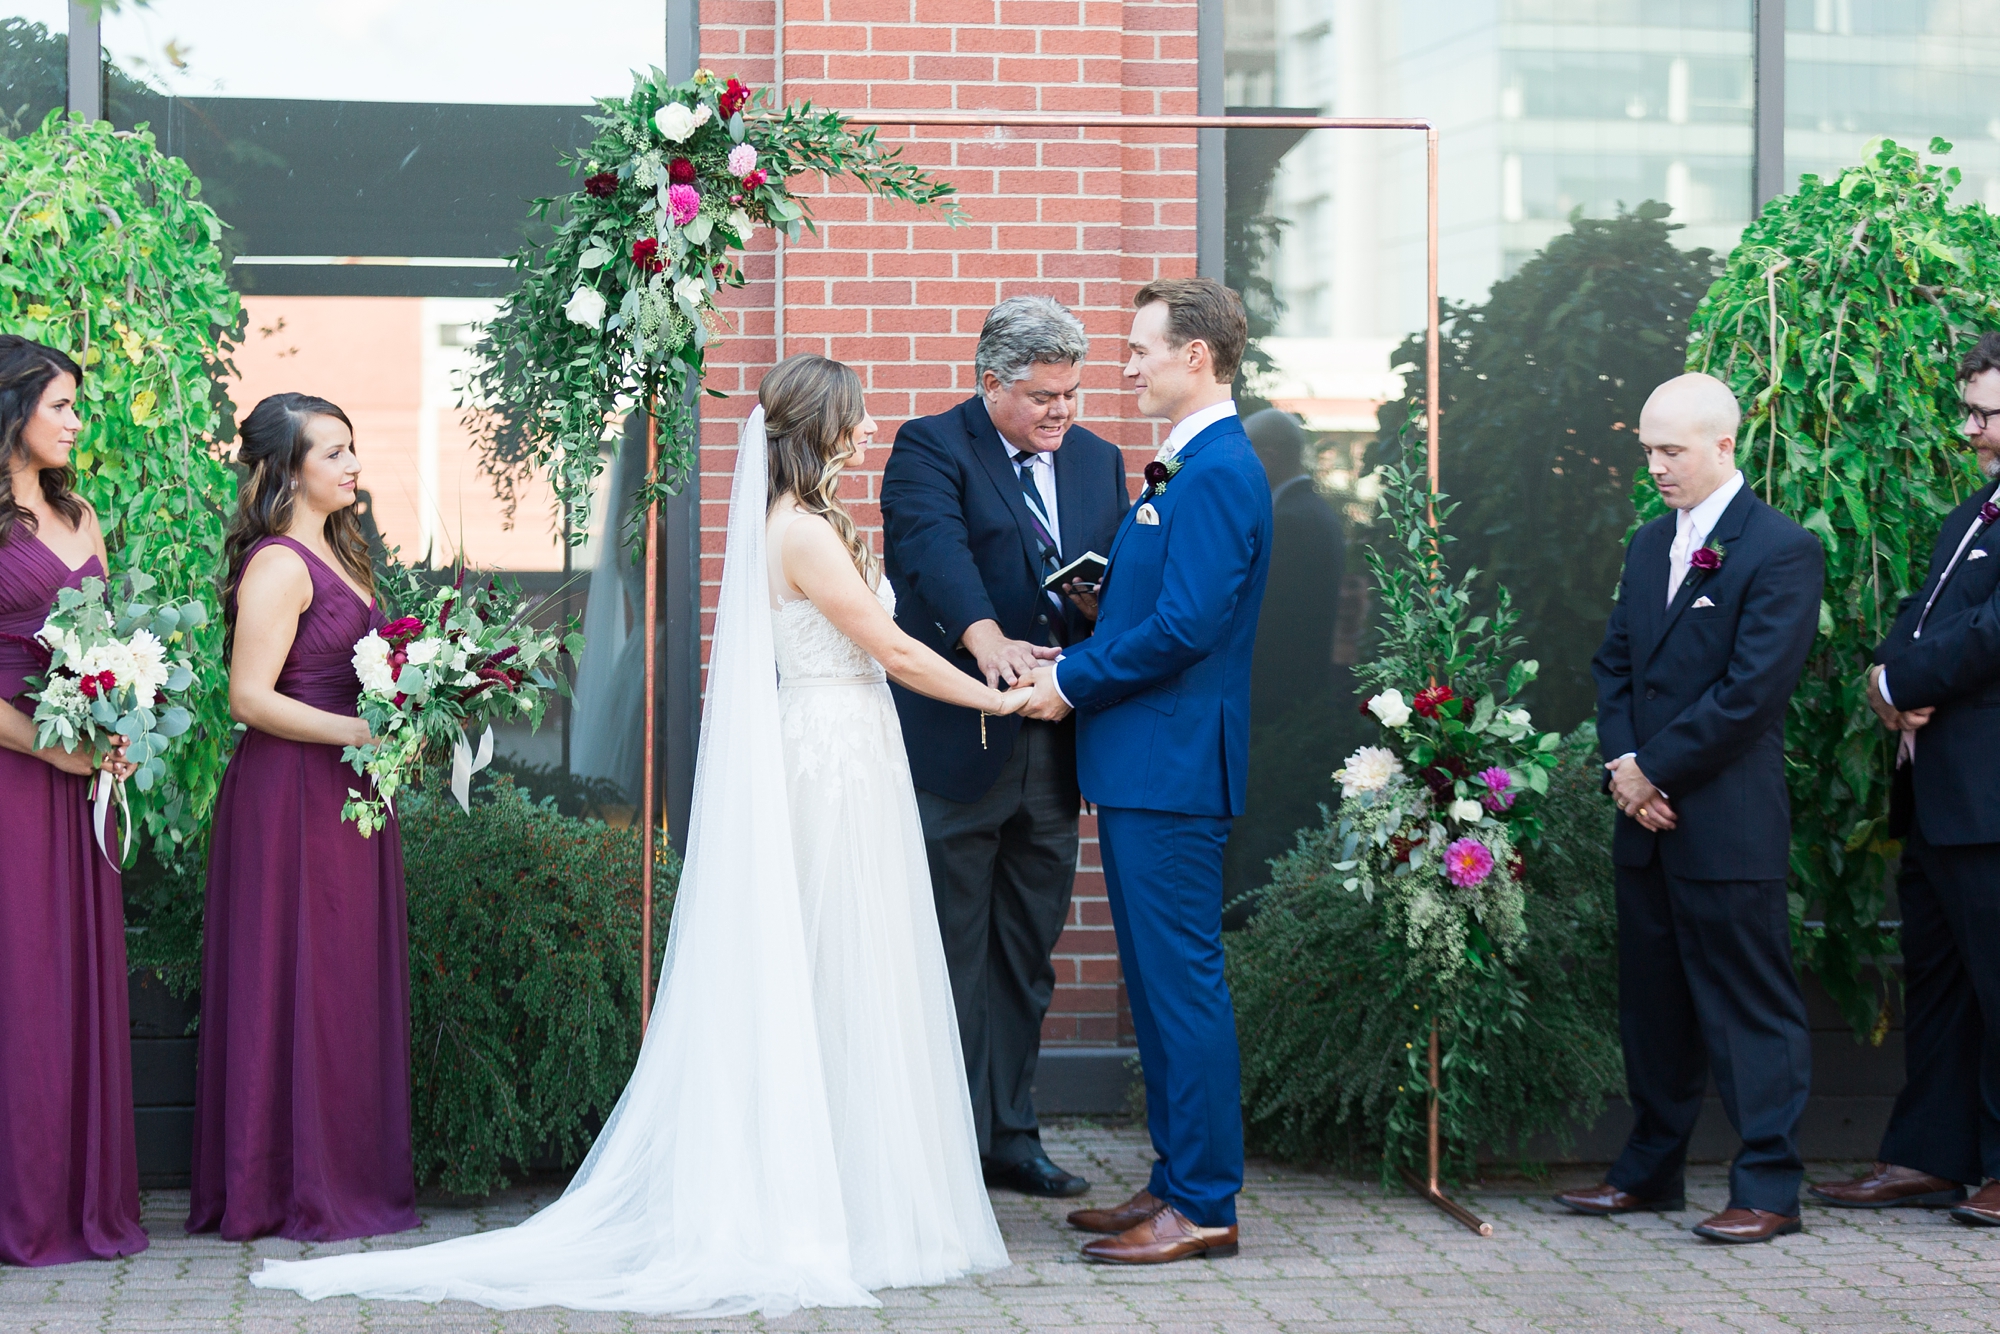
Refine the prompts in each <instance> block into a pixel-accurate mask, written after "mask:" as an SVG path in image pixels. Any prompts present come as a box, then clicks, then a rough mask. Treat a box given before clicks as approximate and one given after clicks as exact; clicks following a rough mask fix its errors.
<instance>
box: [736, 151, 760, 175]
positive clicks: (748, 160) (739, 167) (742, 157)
mask: <svg viewBox="0 0 2000 1334" xmlns="http://www.w3.org/2000/svg"><path fill="white" fill-rule="evenodd" d="M756 169H757V150H756V149H755V148H752V147H751V146H750V145H749V144H738V145H736V147H734V148H732V149H730V150H729V174H730V175H731V176H748V175H749V174H750V173H751V172H753V171H755V170H756Z"/></svg>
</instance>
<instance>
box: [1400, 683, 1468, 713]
mask: <svg viewBox="0 0 2000 1334" xmlns="http://www.w3.org/2000/svg"><path fill="white" fill-rule="evenodd" d="M1457 698H1458V696H1457V695H1456V694H1454V693H1453V692H1452V688H1451V687H1450V686H1425V687H1424V688H1423V689H1422V690H1419V691H1418V692H1417V698H1416V702H1415V703H1413V704H1411V705H1410V708H1411V709H1413V710H1415V712H1416V714H1417V716H1418V717H1419V718H1435V717H1437V716H1438V706H1439V705H1442V704H1449V703H1451V702H1452V701H1453V700H1455V699H1457Z"/></svg>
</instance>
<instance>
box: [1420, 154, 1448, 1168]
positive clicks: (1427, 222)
mask: <svg viewBox="0 0 2000 1334" xmlns="http://www.w3.org/2000/svg"><path fill="white" fill-rule="evenodd" d="M1424 239H1425V241H1426V245H1425V248H1424V269H1425V281H1424V452H1425V454H1426V455H1427V456H1428V460H1427V461H1428V466H1429V468H1430V478H1431V494H1432V495H1436V494H1437V489H1438V418H1440V417H1442V416H1443V415H1444V406H1443V405H1442V404H1441V403H1439V402H1438V132H1437V131H1436V130H1435V129H1432V128H1430V127H1429V126H1426V127H1425V128H1424ZM1429 517H1430V524H1431V527H1432V528H1434V529H1435V528H1436V527H1437V511H1436V510H1435V509H1434V508H1432V509H1430V510H1429ZM1431 1040H1432V1041H1433V1042H1435V1041H1436V1040H1437V1035H1436V1033H1435V1032H1433V1033H1432V1035H1431ZM1431 1175H1432V1176H1433V1177H1435V1176H1436V1175H1437V1173H1435V1172H1433V1173H1432V1174H1431Z"/></svg>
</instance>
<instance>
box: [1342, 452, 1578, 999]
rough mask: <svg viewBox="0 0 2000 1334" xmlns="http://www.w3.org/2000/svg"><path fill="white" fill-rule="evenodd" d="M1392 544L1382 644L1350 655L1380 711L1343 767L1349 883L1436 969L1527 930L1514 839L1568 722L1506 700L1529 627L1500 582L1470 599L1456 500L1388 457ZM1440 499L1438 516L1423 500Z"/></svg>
mask: <svg viewBox="0 0 2000 1334" xmlns="http://www.w3.org/2000/svg"><path fill="white" fill-rule="evenodd" d="M1380 475H1381V478H1382V505H1383V512H1384V515H1385V517H1386V518H1387V519H1388V521H1389V526H1390V533H1391V541H1390V543H1389V544H1388V548H1389V551H1390V553H1391V556H1390V557H1388V558H1385V557H1384V555H1383V554H1382V552H1381V551H1380V550H1378V549H1375V548H1371V549H1370V550H1369V552H1368V563H1369V568H1370V569H1371V571H1372V572H1373V574H1374V576H1375V583H1376V587H1377V589H1378V591H1379V593H1380V595H1381V599H1382V616H1383V639H1382V643H1381V646H1380V653H1379V656H1377V658H1376V659H1375V660H1374V661H1373V662H1370V663H1368V664H1366V665H1365V666H1363V667H1361V668H1359V669H1357V673H1358V675H1360V676H1361V677H1362V679H1363V680H1364V681H1366V682H1368V683H1369V684H1370V685H1372V686H1375V687H1376V690H1375V693H1374V694H1373V695H1371V696H1370V697H1369V699H1368V700H1367V701H1366V702H1365V703H1364V704H1362V706H1361V711H1362V713H1364V714H1365V715H1367V716H1369V717H1372V718H1374V719H1375V720H1376V721H1377V722H1378V723H1380V724H1381V727H1382V743H1383V744H1381V745H1374V746H1362V747H1360V748H1359V749H1357V750H1356V751H1355V752H1354V753H1353V754H1352V755H1350V756H1348V757H1347V761H1346V763H1345V764H1343V765H1342V766H1341V768H1340V769H1339V770H1337V771H1336V772H1335V773H1334V775H1333V776H1334V779H1335V781H1337V782H1338V783H1339V784H1340V794H1341V801H1340V809H1339V812H1338V819H1339V833H1340V838H1341V850H1340V856H1341V860H1340V861H1338V862H1336V863H1335V865H1334V870H1335V871H1336V872H1337V873H1341V874H1344V875H1345V877H1346V879H1345V880H1344V881H1343V885H1344V887H1345V888H1346V889H1348V890H1349V891H1353V892H1359V893H1361V894H1363V895H1366V896H1367V897H1368V898H1370V899H1371V900H1372V899H1374V898H1376V897H1378V896H1379V897H1381V898H1382V899H1383V901H1384V903H1385V906H1386V908H1387V910H1388V916H1389V921H1390V923H1391V925H1392V929H1394V930H1397V931H1398V932H1399V933H1400V934H1401V936H1402V939H1403V944H1404V946H1405V947H1406V948H1407V950H1408V951H1409V955H1410V968H1411V970H1412V971H1413V972H1416V971H1421V972H1424V973H1427V974H1429V975H1431V976H1432V977H1433V978H1434V979H1435V980H1436V981H1437V982H1439V983H1444V982H1449V981H1450V980H1452V979H1453V978H1454V977H1455V976H1456V975H1457V974H1458V972H1459V971H1460V969H1462V968H1463V967H1464V966H1465V964H1466V963H1467V962H1468V961H1474V962H1476V961H1478V960H1479V959H1480V958H1482V957H1484V956H1487V955H1492V954H1497V955H1498V956H1499V957H1500V958H1501V959H1502V960H1506V959H1510V958H1511V957H1512V956H1513V954H1514V952H1515V950H1516V949H1517V948H1518V947H1519V946H1520V944H1521V942H1522V941H1523V939H1524V938H1525V928H1524V925H1523V910H1524V906H1525V899H1524V897H1523V886H1522V884H1521V876H1522V860H1521V854H1520V847H1519V845H1520V844H1521V843H1522V842H1525V841H1528V840H1530V839H1533V838H1534V837H1535V836H1536V835H1537V834H1538V832H1539V828H1540V826H1539V823H1538V822H1537V820H1536V818H1535V814H1534V808H1535V802H1536V799H1537V798H1538V797H1539V796H1541V795H1542V794H1544V793H1546V792H1547V791H1548V786H1549V772H1550V771H1551V770H1552V769H1554V768H1555V766H1556V762H1557V754H1556V750H1557V746H1558V744H1559V743H1560V741H1561V738H1560V737H1559V736H1558V735H1557V734H1556V733H1554V732H1541V733H1537V732H1536V731H1535V728H1534V721H1533V719H1532V718H1531V717H1530V715H1529V712H1528V710H1527V709H1524V708H1520V707H1517V706H1514V705H1513V700H1514V699H1515V697H1516V696H1518V695H1519V694H1520V692H1521V690H1522V689H1523V688H1524V687H1526V686H1527V684H1528V683H1529V682H1530V681H1532V680H1534V679H1535V673H1536V663H1535V662H1534V661H1533V660H1532V659H1530V660H1526V661H1518V662H1513V663H1511V664H1505V665H1503V664H1504V660H1505V658H1506V656H1507V655H1508V654H1509V653H1510V652H1511V651H1512V650H1514V649H1515V648H1517V647H1518V646H1519V645H1520V643H1521V640H1520V638H1519V637H1518V636H1516V635H1514V634H1512V629H1513V624H1514V613H1513V610H1512V608H1511V606H1510V604H1509V600H1508V596H1507V591H1506V589H1504V588H1503V589H1501V590H1500V594H1499V604H1498V606H1497V607H1496V609H1495V611H1494V612H1493V614H1492V615H1490V616H1485V615H1473V614H1472V598H1471V583H1472V581H1473V579H1474V578H1476V577H1477V575H1478V571H1476V570H1469V571H1467V572H1466V573H1465V575H1464V576H1463V577H1462V578H1460V579H1459V580H1457V581H1456V582H1454V581H1452V580H1451V579H1450V578H1449V577H1448V571H1447V570H1446V568H1445V564H1444V548H1445V545H1446V544H1448V543H1449V542H1450V540H1451V539H1450V537H1449V536H1448V535H1447V534H1445V533H1444V531H1443V525H1444V521H1445V519H1446V518H1448V517H1449V515H1450V507H1449V506H1447V505H1445V504H1444V503H1443V497H1441V496H1433V495H1432V494H1431V492H1430V490H1429V487H1428V485H1427V484H1426V483H1423V482H1422V480H1421V479H1420V477H1419V476H1418V475H1417V474H1415V473H1414V472H1413V471H1405V470H1403V469H1400V468H1397V467H1395V466H1393V465H1390V466H1385V467H1384V468H1383V469H1382V470H1381V474H1380ZM1433 508H1435V512H1436V515H1437V523H1436V525H1435V526H1433V525H1432V524H1431V523H1430V522H1429V520H1428V518H1427V515H1428V514H1430V513H1432V512H1433Z"/></svg>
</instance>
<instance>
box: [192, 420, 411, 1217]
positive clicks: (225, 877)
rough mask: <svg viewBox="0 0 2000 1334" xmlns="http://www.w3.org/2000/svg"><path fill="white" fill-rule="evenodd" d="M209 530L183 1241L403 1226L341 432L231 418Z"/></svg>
mask: <svg viewBox="0 0 2000 1334" xmlns="http://www.w3.org/2000/svg"><path fill="white" fill-rule="evenodd" d="M239 433H240V435H241V437H242V442H243V443H242V448H241V451H240V453H239V455H238V457H239V458H240V459H241V461H242V462H243V463H244V465H245V466H246V467H247V468H248V469H249V472H248V475H247V476H246V477H245V478H244V481H243V486H242V500H241V503H240V507H239V509H238V512H237V515H236V521H235V524H234V525H233V526H232V528H231V529H230V532H229V539H228V544H227V547H226V549H225V556H226V559H227V562H228V570H227V574H226V578H225V582H224V612H225V616H226V617H227V624H228V627H229V636H230V640H229V644H230V647H229V650H228V651H229V654H230V681H229V708H230V712H231V714H233V715H234V716H235V718H236V720H237V721H238V722H240V723H243V724H244V725H245V727H246V728H247V729H248V730H247V731H246V732H245V733H244V734H243V737H242V740H241V742H240V744H238V746H237V748H236V753H235V755H234V756H232V757H231V759H230V761H229V769H228V772H227V773H226V774H225V775H224V776H223V780H222V791H221V793H220V795H219V796H218V797H217V799H216V806H215V824H214V831H213V833H212V834H211V836H210V843H209V864H208V901H207V905H206V908H205V910H204V916H203V930H204V932H205V943H204V948H203V955H202V987H201V1030H200V1035H199V1043H198V1057H197V1070H196V1092H195V1118H194V1166H193V1182H192V1199H191V1202H190V1203H191V1208H190V1210H189V1214H188V1223H187V1226H188V1231H190V1232H220V1233H221V1234H222V1235H223V1237H225V1238H227V1239H229V1240H232V1241H234V1240H245V1239H248V1238H251V1237H260V1236H268V1235H272V1234H276V1235H278V1236H281V1237H289V1238H291V1239H293V1240H295V1241H339V1240H343V1239H346V1238H350V1237H365V1236H374V1235H378V1234H381V1233H386V1232H401V1231H403V1230H405V1229H407V1228H413V1227H415V1226H416V1225H417V1223H418V1218H417V1212H416V1187H415V1183H414V1181H413V1179H412V1169H411V1159H410V968H409V934H408V923H407V919H406V915H405V904H404V897H403V858H402V848H401V842H400V837H401V836H400V834H399V832H398V830H397V827H396V822H395V820H394V818H393V817H391V819H390V821H389V824H388V827H387V828H385V829H382V830H380V831H378V832H377V833H376V834H375V836H374V837H373V838H363V837H362V836H361V835H360V834H359V833H358V832H356V830H355V827H354V826H353V825H352V824H348V823H345V822H343V821H342V820H341V818H340V808H341V805H342V803H343V802H344V801H345V800H346V797H347V790H348V788H349V787H351V786H354V785H356V784H358V783H359V782H360V781H361V780H360V779H359V778H358V777H357V776H356V775H355V773H354V771H353V769H352V768H350V767H349V766H347V765H346V764H343V763H342V762H341V759H340V752H341V747H343V746H349V745H361V744H363V743H365V742H366V741H367V740H368V728H367V725H366V724H364V723H363V722H362V721H361V720H360V719H359V718H357V717H356V716H355V708H356V703H357V700H358V699H359V697H360V693H361V683H360V681H359V680H358V679H357V678H356V676H355V674H354V667H353V662H352V657H353V653H354V643H355V641H356V640H358V639H360V638H361V637H362V636H363V635H365V634H367V633H368V631H369V630H371V629H376V628H379V627H381V626H382V625H383V624H384V623H385V618H384V617H383V616H382V613H381V612H380V611H379V610H378V609H377V608H376V607H375V605H374V596H373V594H374V579H373V573H372V570H371V568H370V565H369V560H368V549H367V544H366V543H365V542H364V540H363V538H362V536H361V527H360V524H359V523H358V522H357V520H356V518H355V515H354V512H353V509H352V506H353V504H354V501H355V494H356V493H355V486H356V481H357V479H358V478H359V476H360V473H361V464H360V462H359V461H358V460H357V459H356V457H355V453H354V428H353V425H352V424H351V423H350V422H349V421H348V419H347V414H346V413H344V412H342V411H341V410H340V409H339V408H337V407H335V406H334V405H333V404H331V403H329V402H327V401H326V400H324V399H320V398H312V397H309V396H307V395H304V394H274V395H272V396H271V397H269V398H267V399H265V400H264V401H263V402H261V403H259V404H258V405H257V406H256V408H255V409H254V410H253V411H252V412H251V413H250V415H249V416H248V417H246V418H245V419H244V420H243V422H242V424H241V426H240V427H239Z"/></svg>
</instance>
